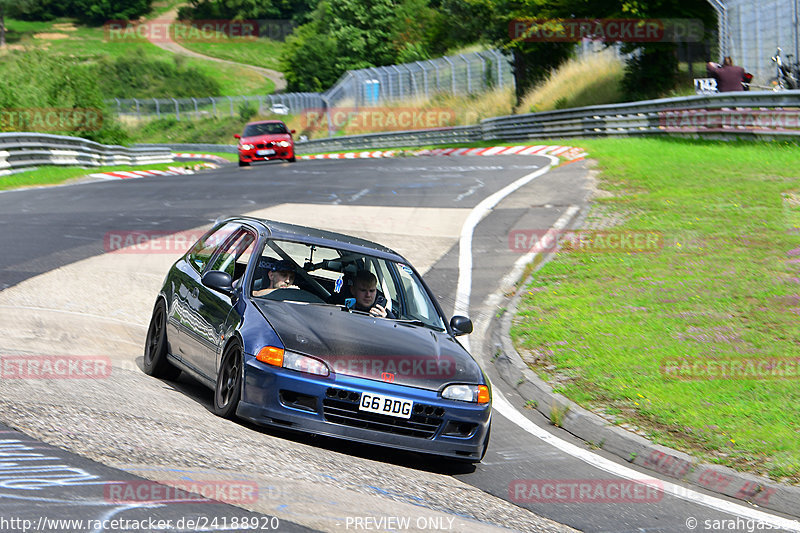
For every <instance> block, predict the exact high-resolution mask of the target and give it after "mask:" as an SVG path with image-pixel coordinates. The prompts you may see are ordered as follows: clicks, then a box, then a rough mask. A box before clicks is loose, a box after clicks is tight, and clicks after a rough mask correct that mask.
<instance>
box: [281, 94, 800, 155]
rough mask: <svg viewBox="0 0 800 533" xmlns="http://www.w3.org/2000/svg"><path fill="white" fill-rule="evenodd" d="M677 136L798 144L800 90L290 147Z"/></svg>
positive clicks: (330, 148)
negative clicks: (780, 141) (791, 142)
mask: <svg viewBox="0 0 800 533" xmlns="http://www.w3.org/2000/svg"><path fill="white" fill-rule="evenodd" d="M634 135H677V136H688V137H697V138H706V139H742V138H743V139H762V140H774V139H800V91H782V92H775V91H763V92H749V91H748V92H737V93H722V94H713V95H698V96H687V97H680V98H664V99H660V100H648V101H643V102H631V103H625V104H612V105H603V106H594V107H580V108H574V109H565V110H560V111H547V112H543V113H529V114H524V115H509V116H505V117H495V118H489V119H486V120H483V121H482V122H481V123H480V124H478V125H475V126H459V127H455V128H443V129H437V130H418V131H400V132H391V133H372V134H367V135H351V136H347V137H333V138H325V139H315V140H310V141H306V142H303V143H297V145H296V150H297V153H299V154H308V153H313V152H326V151H334V150H371V149H379V148H391V147H398V146H420V145H438V144H455V143H465V142H477V141H501V142H508V141H527V140H536V139H554V138H564V137H605V136H634Z"/></svg>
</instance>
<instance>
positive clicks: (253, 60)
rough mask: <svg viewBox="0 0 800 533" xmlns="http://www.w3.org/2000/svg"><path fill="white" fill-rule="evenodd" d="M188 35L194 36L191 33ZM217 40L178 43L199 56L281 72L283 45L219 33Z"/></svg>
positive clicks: (191, 40)
mask: <svg viewBox="0 0 800 533" xmlns="http://www.w3.org/2000/svg"><path fill="white" fill-rule="evenodd" d="M188 35H192V34H191V33H189V34H188ZM216 35H217V38H214V39H212V40H209V41H201V40H200V39H197V38H187V39H180V38H177V39H176V42H177V43H178V44H180V45H181V46H183V47H184V48H188V49H189V50H191V51H193V52H197V53H198V54H203V55H206V56H211V57H218V58H220V59H227V60H229V61H235V62H236V63H243V64H245V65H255V66H257V67H264V68H269V69H272V70H278V71H279V70H280V56H281V53H282V51H283V43H282V42H279V41H273V40H271V39H247V40H245V39H237V38H226V37H225V35H223V34H219V33H217V34H216Z"/></svg>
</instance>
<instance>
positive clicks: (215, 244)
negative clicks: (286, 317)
mask: <svg viewBox="0 0 800 533" xmlns="http://www.w3.org/2000/svg"><path fill="white" fill-rule="evenodd" d="M240 229H241V224H238V223H231V222H229V223H227V224H224V225H222V226H220V227H218V228H216V229H215V230H213V231H211V232H210V233H209V234H207V235H206V236H204V237H203V238H202V239H200V240H199V241H198V242H197V243H196V244H195V245H194V246H193V247H192V249H191V250H189V252H188V253H187V254H186V256H185V257H184V260H183V261H179V262H178V263H177V265H176V267H177V268H176V269H175V277H174V286H173V290H172V297H171V298H172V301H171V302H170V305H169V314H168V320H167V335H168V337H169V339H170V351H171V352H172V354H173V355H175V356H176V357H178V358H179V359H180V360H181V361H182V362H184V363H186V364H187V365H188V366H190V367H191V368H192V369H193V370H195V368H194V362H195V361H196V360H197V353H196V352H197V346H198V341H197V335H198V332H199V331H203V330H204V329H207V327H208V326H207V324H204V322H205V321H204V319H203V318H202V315H201V314H200V313H199V312H198V310H199V309H200V308H201V307H202V306H201V304H200V295H201V292H203V291H204V290H207V289H206V288H205V287H203V284H202V283H201V281H200V280H201V276H202V274H203V272H205V271H206V270H207V269H208V267H209V265H210V262H211V261H212V259H213V258H214V257H215V256H216V255H217V252H218V250H219V249H220V248H221V247H222V246H224V245H225V244H226V243H228V242H229V241H230V240H231V239H232V238H233V236H234V235H235V234H236V233H237V232H238V231H239V230H240Z"/></svg>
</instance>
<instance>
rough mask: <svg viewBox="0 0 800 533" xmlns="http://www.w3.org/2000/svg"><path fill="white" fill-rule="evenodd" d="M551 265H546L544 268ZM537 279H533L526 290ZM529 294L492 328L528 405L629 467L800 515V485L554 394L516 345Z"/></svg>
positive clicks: (501, 361)
mask: <svg viewBox="0 0 800 533" xmlns="http://www.w3.org/2000/svg"><path fill="white" fill-rule="evenodd" d="M546 263H547V261H544V262H543V263H542V264H541V265H540V267H539V268H541V266H543V265H544V264H546ZM537 270H538V268H537ZM534 272H535V271H534ZM531 278H532V275H530V276H529V277H528V278H527V279H525V280H524V283H523V284H521V285H520V287H522V286H524V285H525V284H527V282H528V281H529V280H530V279H531ZM523 292H524V291H523V290H522V289H517V290H516V291H515V293H514V295H513V296H512V297H511V298H510V301H509V303H508V306H507V309H506V311H505V313H503V315H502V317H500V319H499V324H498V323H495V324H494V325H493V326H492V331H491V341H492V343H493V346H494V347H495V350H496V352H495V353H496V354H497V355H496V357H495V358H494V359H493V362H494V365H495V368H496V369H497V372H498V374H499V375H500V377H501V378H502V379H503V381H505V383H506V384H507V385H508V386H509V387H511V388H512V389H514V390H515V391H517V392H518V393H519V394H520V395H521V396H522V397H523V398H524V399H525V400H526V401H531V402H533V404H534V408H535V409H536V410H537V411H539V412H540V413H541V414H542V415H544V416H545V417H546V418H548V419H551V412H552V411H553V410H558V411H559V412H560V413H562V417H561V418H562V423H561V428H562V429H565V430H566V431H568V432H569V433H571V434H572V435H574V436H576V437H578V438H580V439H581V440H583V441H585V442H587V443H590V444H591V445H592V446H596V447H599V448H602V449H603V450H605V451H607V452H609V453H612V454H614V455H616V456H617V457H620V458H622V459H624V460H625V461H627V462H629V463H632V464H635V465H637V466H640V467H642V468H645V469H648V470H651V471H653V472H657V473H658V474H661V475H663V476H666V477H669V478H673V479H676V480H679V481H684V482H688V483H691V484H693V485H696V486H698V487H702V488H704V489H706V490H708V491H711V492H714V493H717V494H721V495H725V496H728V497H731V498H735V499H738V500H742V501H745V502H748V503H750V504H753V505H755V506H758V507H762V508H765V509H772V510H774V511H778V512H781V513H786V514H787V515H790V516H795V517H797V516H800V487H794V486H789V485H782V484H780V483H777V482H775V481H772V480H770V479H767V478H764V477H761V476H756V475H752V474H746V473H742V472H737V471H735V470H733V469H731V468H728V467H725V466H720V465H713V464H708V463H701V462H699V461H698V460H697V459H695V458H694V457H692V456H690V455H688V454H686V453H683V452H680V451H677V450H673V449H670V448H667V447H665V446H661V445H658V444H654V443H652V442H650V441H649V440H647V439H645V438H644V437H641V436H639V435H636V434H635V433H631V432H629V431H626V430H625V429H622V428H621V427H618V426H615V425H613V424H611V423H610V422H608V421H607V420H604V419H603V418H601V417H599V416H598V415H596V414H594V413H592V412H590V411H587V410H586V409H584V408H582V407H580V406H579V405H578V404H576V403H574V402H573V401H571V400H569V399H568V398H566V397H565V396H563V395H561V394H558V393H555V392H553V388H552V387H551V386H550V385H549V384H548V383H546V382H545V381H543V380H542V379H541V378H539V376H537V375H536V373H535V372H534V371H533V370H531V369H530V368H528V366H527V365H526V364H525V362H524V361H523V360H522V357H521V356H520V355H519V353H518V352H517V351H516V349H515V348H514V346H513V343H512V342H511V336H510V331H511V322H512V318H513V317H514V316H515V315H516V312H517V306H518V304H519V301H520V298H521V295H522V294H523Z"/></svg>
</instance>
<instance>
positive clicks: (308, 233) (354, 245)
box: [218, 216, 408, 263]
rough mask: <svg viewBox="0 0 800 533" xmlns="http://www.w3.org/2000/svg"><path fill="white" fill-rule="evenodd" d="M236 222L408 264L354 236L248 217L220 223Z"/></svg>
mask: <svg viewBox="0 0 800 533" xmlns="http://www.w3.org/2000/svg"><path fill="white" fill-rule="evenodd" d="M236 221H238V222H243V223H248V224H251V225H254V226H260V227H261V228H263V229H264V230H266V233H267V235H268V236H269V237H270V238H272V239H278V240H286V241H295V242H302V243H308V244H316V245H319V246H330V247H331V248H341V249H343V250H347V251H350V252H356V253H366V254H369V255H374V256H377V257H381V258H383V259H388V260H390V261H396V262H400V263H408V261H406V259H405V258H404V257H403V256H402V255H400V254H398V253H397V252H395V251H394V250H392V249H391V248H387V247H386V246H383V245H382V244H378V243H376V242H373V241H368V240H366V239H360V238H358V237H353V236H352V235H345V234H344V233H336V232H334V231H327V230H322V229H318V228H311V227H308V226H299V225H296V224H288V223H286V222H278V221H276V220H268V219H264V218H255V217H246V216H239V217H230V218H226V219H224V220H223V219H220V220H219V221H218V222H236Z"/></svg>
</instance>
